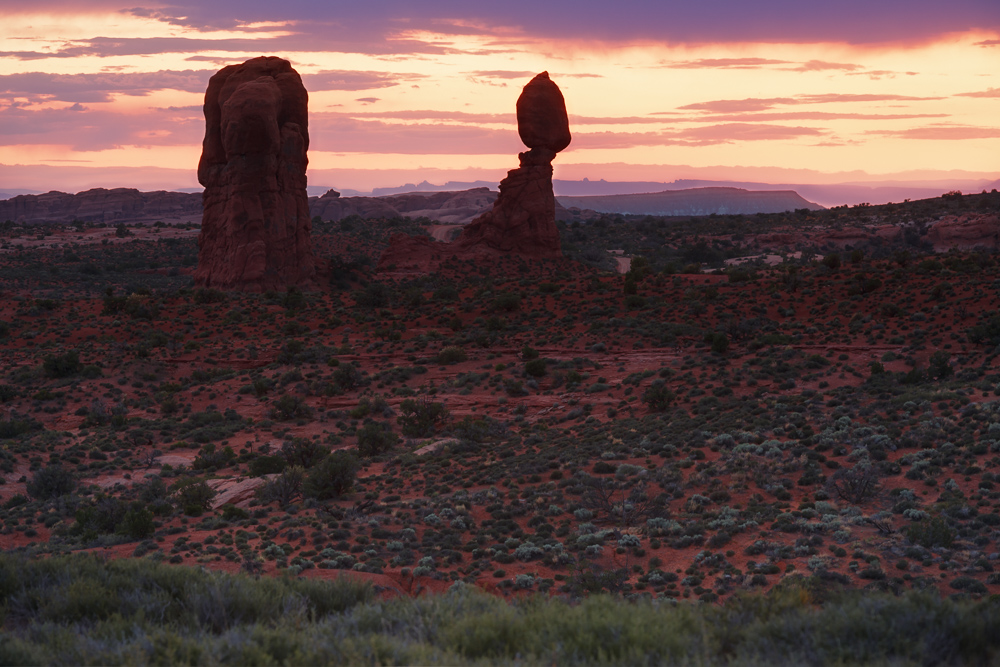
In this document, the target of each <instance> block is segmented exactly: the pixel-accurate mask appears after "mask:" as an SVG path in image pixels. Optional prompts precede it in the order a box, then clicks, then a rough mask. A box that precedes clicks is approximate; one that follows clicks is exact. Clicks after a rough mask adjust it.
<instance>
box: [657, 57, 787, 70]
mask: <svg viewBox="0 0 1000 667" xmlns="http://www.w3.org/2000/svg"><path fill="white" fill-rule="evenodd" d="M788 64H791V61H789V60H772V59H770V58H699V59H698V60H675V61H669V62H666V63H664V65H663V66H664V67H667V68H668V69H761V68H763V67H767V66H770V65H788Z"/></svg>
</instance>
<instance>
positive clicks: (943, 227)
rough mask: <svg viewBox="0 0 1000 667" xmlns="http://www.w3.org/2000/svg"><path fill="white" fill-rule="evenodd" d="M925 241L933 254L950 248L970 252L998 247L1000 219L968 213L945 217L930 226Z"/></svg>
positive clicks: (999, 243) (999, 245)
mask: <svg viewBox="0 0 1000 667" xmlns="http://www.w3.org/2000/svg"><path fill="white" fill-rule="evenodd" d="M927 240H928V241H929V242H930V243H931V244H932V245H933V246H934V251H935V252H944V251H947V250H950V249H952V248H956V249H958V250H972V249H974V248H998V247H1000V218H998V217H997V216H996V215H985V214H977V213H968V214H965V215H960V216H947V217H945V218H943V219H942V220H939V221H938V222H935V223H934V224H933V225H931V227H930V229H928V230H927Z"/></svg>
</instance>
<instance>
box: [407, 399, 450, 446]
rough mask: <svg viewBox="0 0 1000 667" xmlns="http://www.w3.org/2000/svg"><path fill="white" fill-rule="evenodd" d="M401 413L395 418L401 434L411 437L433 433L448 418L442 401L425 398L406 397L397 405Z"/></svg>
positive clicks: (424, 436) (426, 435)
mask: <svg viewBox="0 0 1000 667" xmlns="http://www.w3.org/2000/svg"><path fill="white" fill-rule="evenodd" d="M399 411H400V412H401V413H402V414H400V416H399V417H398V418H397V421H398V422H399V425H400V427H401V429H402V431H403V435H405V436H408V437H411V438H426V437H429V436H432V435H434V433H435V431H437V429H438V427H439V426H441V425H442V424H443V423H444V422H445V421H446V420H447V419H448V410H447V408H445V406H444V403H434V402H431V401H428V400H426V399H420V400H414V399H412V398H408V399H406V400H404V401H403V402H402V403H400V405H399Z"/></svg>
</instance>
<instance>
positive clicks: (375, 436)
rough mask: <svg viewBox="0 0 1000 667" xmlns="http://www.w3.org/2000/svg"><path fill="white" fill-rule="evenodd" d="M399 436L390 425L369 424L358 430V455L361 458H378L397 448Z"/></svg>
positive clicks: (380, 423)
mask: <svg viewBox="0 0 1000 667" xmlns="http://www.w3.org/2000/svg"><path fill="white" fill-rule="evenodd" d="M398 442H399V436H398V435H396V434H395V433H393V432H392V428H391V427H390V426H389V424H386V423H382V422H369V423H368V424H365V425H364V426H362V427H361V428H360V429H359V430H358V453H359V454H360V455H361V456H364V457H369V456H378V455H379V454H382V453H383V452H387V451H389V450H390V449H392V448H393V447H395V446H396V443H398Z"/></svg>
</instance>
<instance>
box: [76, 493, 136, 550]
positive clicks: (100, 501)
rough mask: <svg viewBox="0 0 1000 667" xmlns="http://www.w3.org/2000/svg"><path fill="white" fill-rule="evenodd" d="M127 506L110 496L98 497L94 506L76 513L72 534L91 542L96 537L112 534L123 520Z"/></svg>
mask: <svg viewBox="0 0 1000 667" xmlns="http://www.w3.org/2000/svg"><path fill="white" fill-rule="evenodd" d="M128 509H129V508H128V504H127V503H124V502H122V501H121V500H119V499H118V498H114V497H111V496H99V497H98V498H96V499H95V500H94V504H93V505H90V506H88V507H81V508H80V509H78V510H77V511H76V515H75V518H76V523H75V524H73V529H72V533H73V534H75V535H79V536H82V537H83V539H85V540H92V539H94V538H96V537H97V536H98V535H105V534H107V533H113V532H115V530H116V529H117V528H118V526H119V524H121V522H122V519H124V518H125V513H126V512H128Z"/></svg>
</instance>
